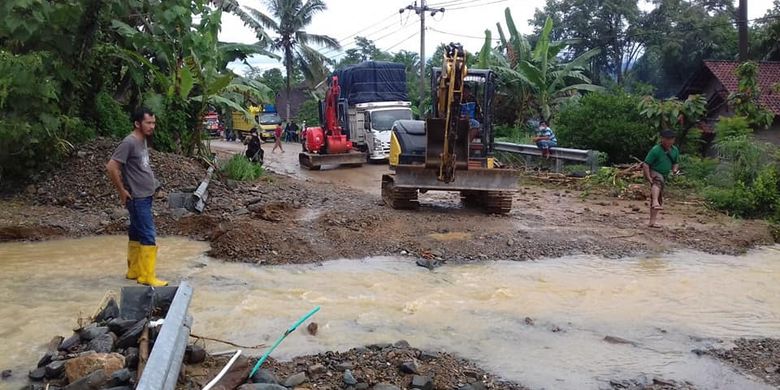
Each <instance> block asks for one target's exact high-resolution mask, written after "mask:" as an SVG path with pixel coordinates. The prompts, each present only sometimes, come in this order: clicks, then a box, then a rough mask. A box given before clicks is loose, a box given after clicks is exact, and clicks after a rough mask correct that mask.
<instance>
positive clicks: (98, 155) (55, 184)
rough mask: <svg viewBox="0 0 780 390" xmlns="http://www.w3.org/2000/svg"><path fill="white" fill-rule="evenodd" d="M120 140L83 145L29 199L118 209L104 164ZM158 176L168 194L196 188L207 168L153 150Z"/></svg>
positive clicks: (33, 189)
mask: <svg viewBox="0 0 780 390" xmlns="http://www.w3.org/2000/svg"><path fill="white" fill-rule="evenodd" d="M118 144H119V141H117V140H113V139H109V138H97V139H95V140H93V141H91V142H89V143H86V144H84V145H80V146H79V148H78V149H77V150H76V151H74V152H73V154H72V155H71V156H70V157H69V158H68V159H66V160H65V161H64V162H63V164H62V167H61V168H60V169H58V170H56V171H54V172H52V173H51V174H50V175H49V177H47V178H46V179H45V180H43V181H42V182H39V183H37V184H35V185H31V186H28V188H27V189H26V191H25V193H26V196H27V197H28V198H29V199H31V200H33V201H34V202H36V203H37V204H46V205H58V206H66V207H69V208H73V209H77V210H83V209H94V208H98V209H101V210H106V209H111V208H115V207H116V206H117V204H118V203H119V202H118V199H117V195H116V190H115V189H114V187H113V185H112V184H111V182H110V180H109V179H108V177H107V176H106V172H105V165H106V162H107V161H108V160H109V159H110V158H111V154H112V153H113V152H114V149H115V148H116V146H117V145H118ZM150 158H151V160H152V168H153V169H154V173H155V177H156V178H157V180H159V181H160V183H161V184H162V191H163V193H162V194H160V197H164V195H165V192H172V191H179V190H183V189H193V188H195V187H197V186H198V183H199V182H200V181H201V180H202V179H203V178H204V177H205V173H206V168H204V167H203V166H202V165H201V164H199V163H198V162H197V161H196V160H194V159H190V158H186V157H182V156H180V155H176V154H171V153H162V152H158V151H155V150H151V155H150Z"/></svg>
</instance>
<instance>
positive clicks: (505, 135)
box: [495, 125, 534, 144]
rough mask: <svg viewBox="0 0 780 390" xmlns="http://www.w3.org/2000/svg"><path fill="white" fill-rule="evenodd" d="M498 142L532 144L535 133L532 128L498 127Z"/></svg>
mask: <svg viewBox="0 0 780 390" xmlns="http://www.w3.org/2000/svg"><path fill="white" fill-rule="evenodd" d="M495 132H496V136H495V138H496V141H503V142H512V143H516V144H532V143H533V137H534V131H533V129H532V128H531V127H530V126H512V125H496V126H495Z"/></svg>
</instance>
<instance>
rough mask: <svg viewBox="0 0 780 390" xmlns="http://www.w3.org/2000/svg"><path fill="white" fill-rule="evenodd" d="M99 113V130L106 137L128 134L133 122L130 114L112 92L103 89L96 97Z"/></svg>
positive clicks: (97, 125) (97, 124)
mask: <svg viewBox="0 0 780 390" xmlns="http://www.w3.org/2000/svg"><path fill="white" fill-rule="evenodd" d="M95 111H96V114H97V123H96V126H95V127H97V132H98V134H100V135H102V136H105V137H114V138H121V137H124V136H126V135H127V134H128V133H129V132H130V129H131V128H132V124H131V123H130V115H129V114H128V112H127V111H126V110H125V109H124V108H123V107H122V105H121V104H119V102H117V101H116V100H114V98H113V97H111V95H110V94H108V93H107V92H105V91H101V92H99V93H98V94H97V96H96V97H95Z"/></svg>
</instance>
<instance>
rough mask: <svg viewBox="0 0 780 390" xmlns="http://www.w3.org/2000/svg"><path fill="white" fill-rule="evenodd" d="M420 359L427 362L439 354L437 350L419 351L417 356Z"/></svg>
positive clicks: (436, 357)
mask: <svg viewBox="0 0 780 390" xmlns="http://www.w3.org/2000/svg"><path fill="white" fill-rule="evenodd" d="M419 358H420V360H422V361H424V362H429V361H431V360H436V359H438V358H439V354H438V353H437V352H430V351H422V352H420V356H419Z"/></svg>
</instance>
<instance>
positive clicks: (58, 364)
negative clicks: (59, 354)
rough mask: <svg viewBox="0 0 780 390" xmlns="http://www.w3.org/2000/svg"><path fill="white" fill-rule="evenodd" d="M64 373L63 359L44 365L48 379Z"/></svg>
mask: <svg viewBox="0 0 780 390" xmlns="http://www.w3.org/2000/svg"><path fill="white" fill-rule="evenodd" d="M64 373H65V361H64V360H55V361H53V362H51V363H49V364H47V365H46V377H47V378H49V379H56V378H59V377H61V376H62V374H64Z"/></svg>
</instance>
